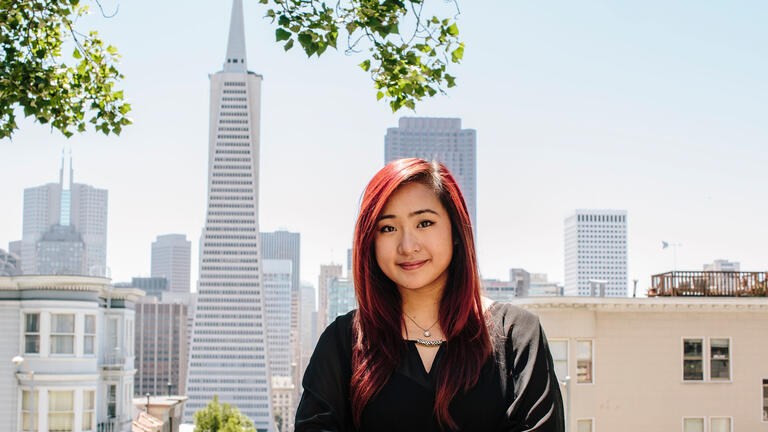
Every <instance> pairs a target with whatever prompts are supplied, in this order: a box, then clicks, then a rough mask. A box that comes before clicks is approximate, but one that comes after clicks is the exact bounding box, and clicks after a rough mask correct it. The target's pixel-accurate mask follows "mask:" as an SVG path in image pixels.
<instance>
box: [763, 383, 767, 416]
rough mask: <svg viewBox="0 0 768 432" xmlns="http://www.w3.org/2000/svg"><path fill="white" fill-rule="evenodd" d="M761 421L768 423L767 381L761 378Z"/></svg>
mask: <svg viewBox="0 0 768 432" xmlns="http://www.w3.org/2000/svg"><path fill="white" fill-rule="evenodd" d="M763 421H768V379H765V378H763Z"/></svg>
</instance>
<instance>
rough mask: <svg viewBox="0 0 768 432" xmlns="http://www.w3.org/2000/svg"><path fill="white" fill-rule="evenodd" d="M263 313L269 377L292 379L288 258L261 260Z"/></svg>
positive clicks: (290, 276) (290, 274)
mask: <svg viewBox="0 0 768 432" xmlns="http://www.w3.org/2000/svg"><path fill="white" fill-rule="evenodd" d="M261 264H262V273H263V275H264V279H263V280H264V297H265V304H264V312H265V319H266V323H267V353H268V354H269V356H268V358H269V372H270V374H271V375H272V377H273V378H274V377H278V376H280V377H287V378H289V379H291V380H293V367H292V363H293V356H292V353H293V347H292V344H291V343H286V341H290V340H291V281H292V279H293V277H292V276H293V275H292V264H293V263H291V260H274V259H263V260H262V261H261Z"/></svg>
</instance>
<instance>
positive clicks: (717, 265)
mask: <svg viewBox="0 0 768 432" xmlns="http://www.w3.org/2000/svg"><path fill="white" fill-rule="evenodd" d="M704 271H717V272H719V271H736V272H737V271H741V263H739V262H738V261H728V260H724V259H716V260H714V261H713V262H712V264H704Z"/></svg>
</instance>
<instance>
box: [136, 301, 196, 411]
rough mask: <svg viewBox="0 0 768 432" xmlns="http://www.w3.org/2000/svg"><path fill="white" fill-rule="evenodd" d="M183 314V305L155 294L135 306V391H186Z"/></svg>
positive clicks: (185, 312)
mask: <svg viewBox="0 0 768 432" xmlns="http://www.w3.org/2000/svg"><path fill="white" fill-rule="evenodd" d="M187 316H188V309H187V305H185V304H183V303H176V304H173V303H171V304H168V303H160V302H159V301H158V299H157V298H156V297H145V299H144V301H141V302H139V304H137V305H136V332H135V333H136V344H135V349H134V352H135V353H136V363H135V364H136V377H135V379H134V382H135V384H134V389H136V394H138V395H146V394H147V393H149V394H150V395H154V396H159V395H183V394H186V392H187V388H186V384H187V341H188V338H187Z"/></svg>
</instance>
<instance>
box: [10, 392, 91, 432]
mask: <svg viewBox="0 0 768 432" xmlns="http://www.w3.org/2000/svg"><path fill="white" fill-rule="evenodd" d="M95 393H96V392H95V391H93V390H83V406H82V413H83V414H82V426H81V430H82V431H83V432H87V431H93V430H95V429H96V404H95ZM38 396H39V391H37V390H36V391H35V392H34V394H33V393H32V391H31V390H24V391H22V395H21V424H22V426H21V427H22V430H23V431H25V432H27V431H33V430H34V431H37V430H38V417H37V415H36V414H37V412H36V409H35V408H37V407H38ZM33 413H35V416H34V418H33ZM74 424H75V392H74V391H72V390H70V391H49V392H48V430H50V431H72V430H74Z"/></svg>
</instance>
